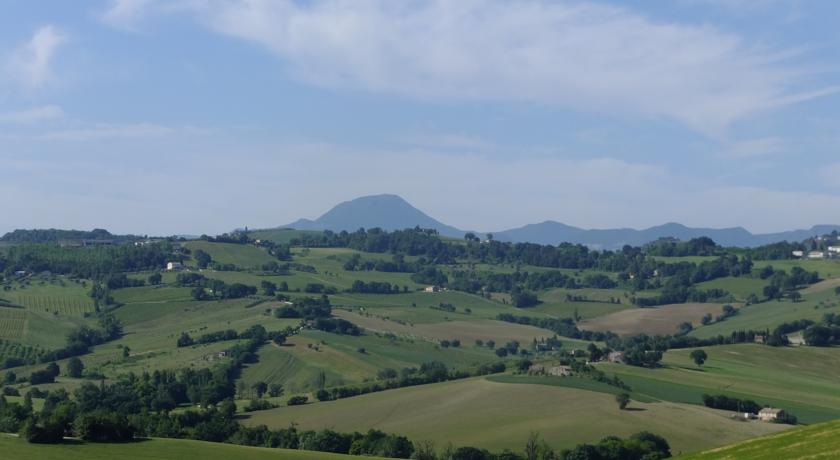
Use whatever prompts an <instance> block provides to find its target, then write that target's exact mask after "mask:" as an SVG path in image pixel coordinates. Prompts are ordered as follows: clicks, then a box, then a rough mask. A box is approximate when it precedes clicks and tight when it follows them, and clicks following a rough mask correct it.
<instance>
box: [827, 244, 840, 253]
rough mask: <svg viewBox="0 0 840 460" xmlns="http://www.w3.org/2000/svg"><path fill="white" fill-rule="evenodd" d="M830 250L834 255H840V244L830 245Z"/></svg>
mask: <svg viewBox="0 0 840 460" xmlns="http://www.w3.org/2000/svg"><path fill="white" fill-rule="evenodd" d="M828 252H830V253H831V254H832V255H840V246H829V247H828Z"/></svg>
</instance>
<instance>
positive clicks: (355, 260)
mask: <svg viewBox="0 0 840 460" xmlns="http://www.w3.org/2000/svg"><path fill="white" fill-rule="evenodd" d="M422 268H423V264H421V263H419V262H406V261H405V256H403V255H402V254H394V255H393V257H392V258H391V260H383V259H376V260H363V259H362V257H361V256H360V255H359V254H353V256H352V257H350V259H349V260H347V262H345V263H344V269H345V270H347V271H350V272H352V271H377V272H386V273H415V272H417V271H419V270H420V269H422Z"/></svg>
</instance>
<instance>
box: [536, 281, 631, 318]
mask: <svg viewBox="0 0 840 460" xmlns="http://www.w3.org/2000/svg"><path fill="white" fill-rule="evenodd" d="M625 294H626V291H623V290H620V289H564V288H559V289H551V290H549V291H546V292H544V293H541V294H540V295H539V299H540V301H542V303H541V304H539V305H537V306H536V307H534V308H531V309H529V310H528V311H538V312H540V313H545V314H546V315H550V316H554V317H557V318H572V317H574V315H575V313H577V314H578V315H580V317H581V318H583V319H591V318H597V317H598V316H603V315H608V314H610V313H615V312H618V311H621V310H626V309H628V308H634V307H633V305H632V304H631V303H630V300H629V299H628V298H627V297H626V295H625ZM566 295H573V296H583V297H586V298H587V299H588V300H587V301H583V302H581V301H567V300H566ZM610 299H617V300H618V301H619V302H621V303H613V302H610Z"/></svg>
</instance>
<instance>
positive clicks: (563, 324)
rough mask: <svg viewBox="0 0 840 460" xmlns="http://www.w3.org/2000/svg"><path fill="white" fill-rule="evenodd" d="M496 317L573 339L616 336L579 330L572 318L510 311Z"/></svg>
mask: <svg viewBox="0 0 840 460" xmlns="http://www.w3.org/2000/svg"><path fill="white" fill-rule="evenodd" d="M496 319H498V320H499V321H505V322H508V323H516V324H525V325H529V326H535V327H539V328H542V329H548V330H549V331H552V332H554V333H555V334H557V335H561V336H563V337H569V338H573V339H581V340H592V341H596V342H601V341H605V340H609V339H610V338H613V337H617V336H616V335H615V334H613V333H611V332H598V331H583V330H580V329H578V328H577V326H576V325H575V320H574V319H572V318H535V317H531V316H517V315H513V314H511V313H499V314H498V315H496Z"/></svg>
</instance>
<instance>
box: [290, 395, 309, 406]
mask: <svg viewBox="0 0 840 460" xmlns="http://www.w3.org/2000/svg"><path fill="white" fill-rule="evenodd" d="M307 402H309V398H308V397H306V396H292V397H291V398H289V400H288V401H286V405H287V406H302V405H304V404H306V403H307Z"/></svg>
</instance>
